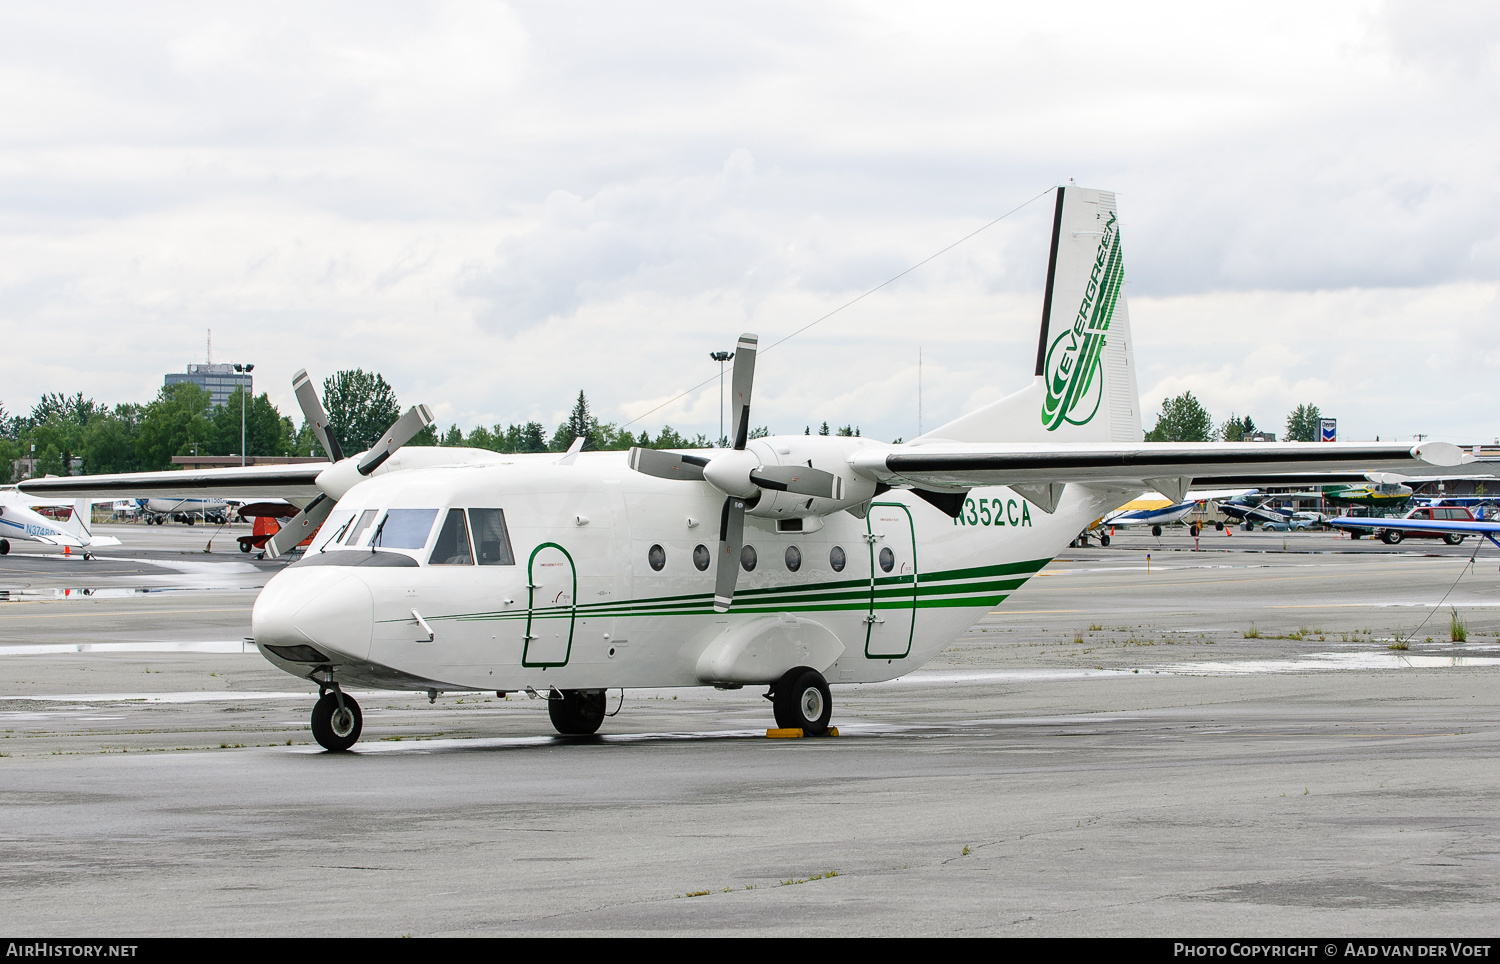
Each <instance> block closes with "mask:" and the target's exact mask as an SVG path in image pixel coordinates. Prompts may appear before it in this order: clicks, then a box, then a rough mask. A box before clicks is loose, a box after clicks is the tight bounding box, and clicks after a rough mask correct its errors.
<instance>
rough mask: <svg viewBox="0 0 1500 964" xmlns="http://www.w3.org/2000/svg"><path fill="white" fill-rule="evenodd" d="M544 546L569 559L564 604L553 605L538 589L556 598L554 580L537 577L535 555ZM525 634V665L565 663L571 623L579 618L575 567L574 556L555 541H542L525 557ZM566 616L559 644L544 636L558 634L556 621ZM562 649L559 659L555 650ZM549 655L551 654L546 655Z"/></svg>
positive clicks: (569, 648)
mask: <svg viewBox="0 0 1500 964" xmlns="http://www.w3.org/2000/svg"><path fill="white" fill-rule="evenodd" d="M544 549H556V550H557V551H558V552H560V553H562V557H563V558H564V559H565V560H567V563H568V579H567V580H564V583H565V584H566V585H567V587H568V593H569V595H568V602H567V605H566V607H564V606H561V605H554V604H553V599H542V598H539V597H538V593H548V594H549V595H552V596H553V598H554V599H555V598H556V595H557V594H559V593H560V592H561V590H559V589H557V585H558V584H557V581H556V580H548V581H547V582H546V583H542V582H539V581H538V579H537V571H536V569H537V565H536V557H537V556H538V555H539V554H540V553H541V552H542V550H544ZM526 593H527V599H526V637H525V639H524V640H523V642H524V644H525V645H524V646H522V648H521V665H522V666H525V667H527V668H528V669H546V668H547V667H549V666H566V665H567V664H568V659H569V657H571V656H572V654H573V627H574V624H575V623H577V621H578V567H577V566H575V565H574V564H573V557H572V556H571V555H569V554H568V550H566V549H564V548H563V547H562V546H560V545H558V544H557V543H555V542H544V543H542V544H541V545H539V546H537V547H536V548H535V549H533V550H531V558H530V559H528V560H526ZM564 617H566V618H567V620H568V636H567V641H566V643H564V644H563V645H561V646H558V645H556V642H555V641H553V642H552V643H551V644H550V645H549V640H547V639H546V638H545V637H546V635H547V634H548V633H549V631H550V632H553V634H554V635H555V636H556V637H558V638H560V637H561V636H562V633H561V632H560V631H558V630H559V627H557V626H556V625H555V624H557V623H559V622H561V621H562V619H563V618H564ZM558 649H561V651H562V652H561V655H562V658H561V659H557V658H555V657H556V656H557V650H558ZM549 657H551V658H549Z"/></svg>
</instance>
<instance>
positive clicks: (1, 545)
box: [0, 539, 10, 556]
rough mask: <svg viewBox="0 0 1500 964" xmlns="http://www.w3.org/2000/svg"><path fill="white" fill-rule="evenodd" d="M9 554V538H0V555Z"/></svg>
mask: <svg viewBox="0 0 1500 964" xmlns="http://www.w3.org/2000/svg"><path fill="white" fill-rule="evenodd" d="M8 555H10V540H9V539H0V556H8Z"/></svg>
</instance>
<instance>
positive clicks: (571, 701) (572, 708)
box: [547, 690, 604, 736]
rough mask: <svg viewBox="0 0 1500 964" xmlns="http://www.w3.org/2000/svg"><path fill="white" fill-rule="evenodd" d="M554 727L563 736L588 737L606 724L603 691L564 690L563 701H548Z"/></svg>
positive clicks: (549, 713) (548, 709) (549, 714)
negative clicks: (601, 725)
mask: <svg viewBox="0 0 1500 964" xmlns="http://www.w3.org/2000/svg"><path fill="white" fill-rule="evenodd" d="M547 715H548V716H550V717H551V718H552V726H553V727H554V728H555V729H556V730H557V732H559V733H561V734H562V735H563V736H588V735H589V734H591V733H597V732H598V731H599V725H600V724H601V723H603V722H604V691H603V690H563V691H562V699H560V700H559V699H555V698H554V699H550V700H548V701H547Z"/></svg>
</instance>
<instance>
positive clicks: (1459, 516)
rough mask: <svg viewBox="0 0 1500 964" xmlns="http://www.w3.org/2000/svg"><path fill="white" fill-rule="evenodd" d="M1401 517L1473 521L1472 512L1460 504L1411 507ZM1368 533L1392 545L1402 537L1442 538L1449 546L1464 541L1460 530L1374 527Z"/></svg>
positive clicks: (1443, 520) (1441, 520)
mask: <svg viewBox="0 0 1500 964" xmlns="http://www.w3.org/2000/svg"><path fill="white" fill-rule="evenodd" d="M1401 518H1403V519H1434V520H1437V521H1439V522H1473V521H1474V514H1473V513H1472V512H1470V511H1469V510H1468V509H1466V508H1464V507H1463V506H1461V505H1437V506H1422V507H1420V508H1416V509H1412V510H1411V511H1410V512H1408V513H1406V515H1404V516H1402V517H1401ZM1370 534H1371V535H1372V536H1374V537H1375V538H1377V539H1379V540H1380V541H1382V542H1384V543H1385V544H1386V545H1388V546H1394V545H1395V544H1396V543H1398V542H1400V541H1401V540H1402V539H1417V538H1427V539H1442V540H1443V541H1444V542H1446V543H1448V545H1450V546H1456V545H1458V544H1459V543H1460V542H1463V541H1464V534H1463V533H1461V532H1424V531H1422V530H1418V529H1411V530H1408V531H1406V532H1403V531H1401V530H1400V529H1381V528H1376V529H1375V530H1374V531H1373V532H1371V533H1370Z"/></svg>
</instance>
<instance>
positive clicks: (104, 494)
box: [20, 462, 329, 499]
mask: <svg viewBox="0 0 1500 964" xmlns="http://www.w3.org/2000/svg"><path fill="white" fill-rule="evenodd" d="M328 464H329V463H327V462H308V463H304V464H301V465H247V466H243V467H240V466H235V467H231V468H227V469H186V470H178V471H167V472H124V473H120V474H118V475H78V476H67V477H58V478H48V479H28V480H27V481H25V482H22V483H20V488H21V491H22V492H24V493H25V494H26V495H30V496H42V497H45V498H49V499H119V498H137V499H170V498H181V497H183V496H187V495H208V496H243V497H249V498H263V497H264V498H309V499H310V498H314V497H316V496H318V495H320V494H321V493H320V491H319V489H318V486H317V478H318V473H320V472H322V471H323V470H324V469H326V468H328Z"/></svg>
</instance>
